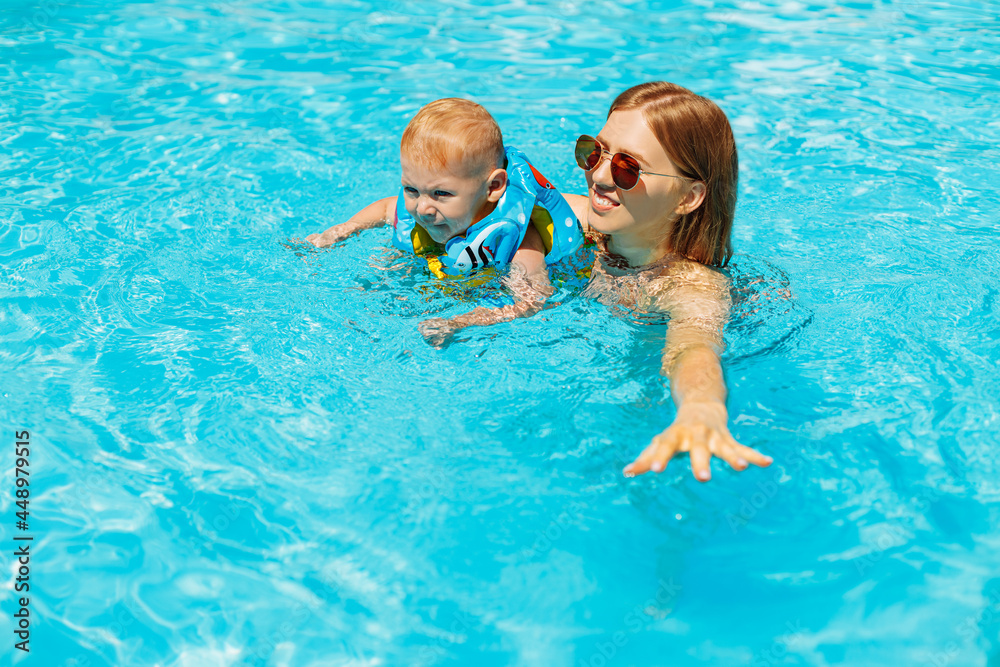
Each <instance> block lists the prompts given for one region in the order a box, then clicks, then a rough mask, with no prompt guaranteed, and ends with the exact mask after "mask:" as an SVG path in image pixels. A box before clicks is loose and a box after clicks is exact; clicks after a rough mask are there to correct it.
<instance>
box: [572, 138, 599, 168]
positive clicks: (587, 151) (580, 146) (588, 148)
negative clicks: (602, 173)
mask: <svg viewBox="0 0 1000 667" xmlns="http://www.w3.org/2000/svg"><path fill="white" fill-rule="evenodd" d="M600 161H601V149H600V148H598V147H597V140H596V139H594V138H593V137H588V136H587V135H583V136H582V137H580V138H579V139H577V140H576V163H577V164H578V165H580V168H581V169H585V170H586V171H590V170H591V169H593V168H594V167H596V166H597V163H598V162H600Z"/></svg>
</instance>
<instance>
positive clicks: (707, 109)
mask: <svg viewBox="0 0 1000 667" xmlns="http://www.w3.org/2000/svg"><path fill="white" fill-rule="evenodd" d="M618 109H622V110H625V109H639V110H641V111H642V115H643V117H644V118H645V119H646V122H647V123H648V124H649V127H650V129H651V130H652V131H653V134H655V135H656V138H657V139H658V140H659V142H660V145H661V146H663V149H664V150H665V151H666V152H667V155H668V156H669V157H670V159H671V160H672V161H673V163H674V164H675V165H677V168H678V170H680V173H681V175H683V176H686V177H688V178H692V179H694V180H698V181H701V182H702V183H704V184H705V200H704V201H703V202H702V204H701V206H699V207H698V208H696V209H695V210H694V211H691V212H690V213H686V214H684V215H682V216H681V217H680V219H678V220H677V221H676V222H675V223H674V224H673V225H672V227H671V229H669V230H668V239H667V240H668V242H669V243H670V246H671V249H672V250H673V251H674V252H676V253H680V254H681V255H684V256H685V257H688V258H690V259H693V260H695V261H698V262H701V263H702V264H708V265H709V266H725V265H726V264H728V263H729V258H730V257H732V254H733V245H732V241H731V239H730V233H731V232H732V229H733V216H734V214H735V213H736V185H737V179H738V177H739V161H738V159H737V155H736V140H735V139H734V138H733V130H732V128H731V127H730V126H729V119H728V118H726V114H725V113H723V111H722V109H720V108H719V107H718V106H717V105H716V104H715V102H712V101H711V100H709V99H707V98H705V97H702V96H700V95H695V94H694V93H692V92H691V91H690V90H688V89H687V88H682V87H681V86H678V85H675V84H673V83H667V82H666V81H652V82H650V83H643V84H640V85H638V86H633V87H632V88H629V89H628V90H626V91H625V92H624V93H622V94H621V95H619V96H618V97H616V98H615V101H614V102H612V103H611V109H610V110H609V111H608V116H609V117H610V116H611V114H612V113H614V112H615V111H616V110H618Z"/></svg>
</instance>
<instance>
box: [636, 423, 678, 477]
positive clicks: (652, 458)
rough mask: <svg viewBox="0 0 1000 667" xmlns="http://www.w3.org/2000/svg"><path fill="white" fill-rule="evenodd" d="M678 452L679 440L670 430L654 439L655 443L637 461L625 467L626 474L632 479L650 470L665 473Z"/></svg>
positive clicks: (643, 451)
mask: <svg viewBox="0 0 1000 667" xmlns="http://www.w3.org/2000/svg"><path fill="white" fill-rule="evenodd" d="M676 452H677V438H676V436H675V435H674V434H673V433H671V432H670V431H669V430H668V431H666V432H664V433H661V434H660V435H658V436H656V437H655V438H653V442H652V443H650V445H649V446H648V447H646V449H644V450H642V454H639V457H638V458H637V459H636V460H635V461H632V463H630V464H628V465H627V466H625V470H624V473H625V475H626V476H628V477H632V476H633V475H641V474H643V473H645V472H649V471H650V470H652V471H653V472H663V470H664V469H665V468H666V467H667V463H668V462H669V461H670V459H672V458H673V457H674V454H675V453H676Z"/></svg>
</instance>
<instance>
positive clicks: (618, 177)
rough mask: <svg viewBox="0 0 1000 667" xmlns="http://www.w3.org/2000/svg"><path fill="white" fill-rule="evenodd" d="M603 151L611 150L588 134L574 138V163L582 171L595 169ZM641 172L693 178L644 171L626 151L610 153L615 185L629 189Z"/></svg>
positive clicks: (637, 180) (686, 179) (688, 179)
mask: <svg viewBox="0 0 1000 667" xmlns="http://www.w3.org/2000/svg"><path fill="white" fill-rule="evenodd" d="M605 153H607V154H608V155H611V151H609V150H608V149H607V148H605V147H604V146H603V145H602V144H601V142H599V141H598V140H597V139H595V138H594V137H591V136H590V135H587V134H583V135H580V138H579V139H577V140H576V163H577V164H578V165H580V168H581V169H583V170H584V171H591V170H592V169H596V168H597V165H599V164H601V159H602V158H603V157H604V154H605ZM643 174H648V175H650V176H667V177H669V178H679V179H681V180H683V181H693V180H695V179H693V178H688V177H686V176H677V175H675V174H657V173H656V172H653V171H644V170H642V169H640V168H639V161H638V160H636V159H635V158H634V157H632V156H631V155H629V154H628V153H615V154H614V155H611V180H612V181H614V183H615V187H618V188H621V189H622V190H631V189H632V188H634V187H635V186H636V184H637V183H638V182H639V177H640V176H642V175H643Z"/></svg>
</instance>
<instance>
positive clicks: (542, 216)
mask: <svg viewBox="0 0 1000 667" xmlns="http://www.w3.org/2000/svg"><path fill="white" fill-rule="evenodd" d="M531 226H532V227H534V228H535V229H536V230H538V235H539V236H541V237H542V243H543V244H545V254H546V255H548V254H549V253H550V252H552V235H553V234H554V233H555V223H554V222H553V221H552V214H551V213H549V212H548V210H547V209H546V208H545V207H544V206H538V205H535V207H534V208H533V209H532V210H531ZM410 241H411V242H412V243H413V252H414V253H415V254H417V255H421V256H423V258H424V259H426V260H427V268H428V269H430V271H431V273H433V274H434V275H435V276H437V277H438V278H454V276H449V275H448V274H446V273H445V272H444V264H442V263H441V260H440V259H438V256H437V254H435V253H437V252H440V251H441V249H442V248H441V245H440V244H438V243H435V242H434V239H432V238H431V235H430V234H428V233H427V230H426V229H424V228H423V227H421V226H420V225H413V230H412V231H411V232H410ZM492 273H493V272H490V274H491V275H489V276H486V277H485V279H484V280H475V281H473V284H476V285H479V284H482V283H487V282H489V281H490V280H492V279H493V275H492Z"/></svg>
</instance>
